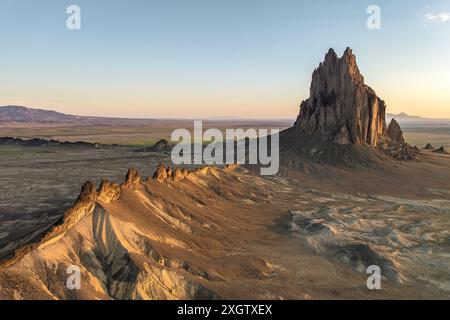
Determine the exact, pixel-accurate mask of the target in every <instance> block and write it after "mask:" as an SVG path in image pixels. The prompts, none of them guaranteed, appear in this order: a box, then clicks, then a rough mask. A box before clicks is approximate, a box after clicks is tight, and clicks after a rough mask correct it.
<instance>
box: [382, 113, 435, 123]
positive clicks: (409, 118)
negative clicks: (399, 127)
mask: <svg viewBox="0 0 450 320" xmlns="http://www.w3.org/2000/svg"><path fill="white" fill-rule="evenodd" d="M386 119H388V120H390V119H396V120H400V121H412V120H415V121H417V120H430V119H427V118H424V117H420V116H411V115H409V114H407V113H404V112H401V113H399V114H393V113H387V114H386Z"/></svg>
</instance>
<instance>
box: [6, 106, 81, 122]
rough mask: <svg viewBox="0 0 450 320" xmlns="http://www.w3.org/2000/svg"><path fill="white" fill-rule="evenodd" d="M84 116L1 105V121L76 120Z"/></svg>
mask: <svg viewBox="0 0 450 320" xmlns="http://www.w3.org/2000/svg"><path fill="white" fill-rule="evenodd" d="M82 119H83V117H78V116H72V115H68V114H64V113H60V112H56V111H51V110H42V109H32V108H26V107H22V106H4V107H0V122H76V121H80V120H82Z"/></svg>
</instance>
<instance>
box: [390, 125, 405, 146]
mask: <svg viewBox="0 0 450 320" xmlns="http://www.w3.org/2000/svg"><path fill="white" fill-rule="evenodd" d="M387 136H388V137H389V138H390V139H391V140H392V141H395V142H397V143H399V144H401V145H404V144H405V139H404V138H403V131H402V129H401V128H400V125H399V124H398V122H397V121H396V120H395V119H392V120H391V123H389V126H388V129H387Z"/></svg>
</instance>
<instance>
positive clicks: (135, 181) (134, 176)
mask: <svg viewBox="0 0 450 320" xmlns="http://www.w3.org/2000/svg"><path fill="white" fill-rule="evenodd" d="M122 187H125V188H129V189H140V188H141V176H140V175H139V172H138V171H137V169H134V168H130V169H128V172H127V175H126V177H125V182H124V183H122Z"/></svg>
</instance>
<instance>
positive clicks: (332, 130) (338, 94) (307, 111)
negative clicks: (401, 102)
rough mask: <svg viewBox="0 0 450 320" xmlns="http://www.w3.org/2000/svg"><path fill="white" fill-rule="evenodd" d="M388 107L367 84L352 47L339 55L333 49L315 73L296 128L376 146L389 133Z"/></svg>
mask: <svg viewBox="0 0 450 320" xmlns="http://www.w3.org/2000/svg"><path fill="white" fill-rule="evenodd" d="M385 109H386V106H385V104H384V101H383V100H381V99H380V98H379V97H378V96H377V95H376V94H375V92H374V91H373V90H372V89H371V88H369V87H368V86H366V85H365V84H364V77H363V76H362V75H361V73H360V71H359V68H358V65H357V63H356V57H355V55H354V54H353V52H352V50H351V49H350V48H347V49H346V50H345V52H344V55H343V56H342V57H341V58H338V57H337V55H336V53H335V52H334V50H333V49H330V50H329V51H328V53H327V55H326V56H325V61H324V62H323V63H321V64H320V65H319V67H318V68H317V69H316V70H315V71H314V73H313V76H312V82H311V89H310V97H309V99H307V100H305V101H303V102H302V104H301V107H300V115H299V116H298V119H297V121H296V123H295V125H294V127H295V128H296V129H297V130H298V131H300V132H301V133H302V134H304V135H317V136H320V137H321V138H322V140H325V141H330V142H334V143H338V144H369V145H370V146H373V147H376V146H377V144H378V140H379V139H380V138H381V137H383V136H385V134H386V122H385Z"/></svg>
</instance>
